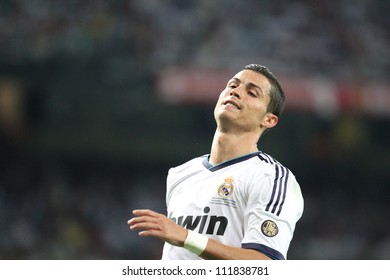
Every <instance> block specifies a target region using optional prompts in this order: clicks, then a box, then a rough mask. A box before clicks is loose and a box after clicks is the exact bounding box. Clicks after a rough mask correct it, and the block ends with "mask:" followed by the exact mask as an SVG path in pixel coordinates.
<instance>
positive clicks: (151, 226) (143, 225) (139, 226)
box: [130, 222, 161, 231]
mask: <svg viewBox="0 0 390 280" xmlns="http://www.w3.org/2000/svg"><path fill="white" fill-rule="evenodd" d="M130 229H131V230H148V231H150V230H157V231H160V230H161V228H160V226H159V225H158V224H156V223H153V222H140V223H136V224H132V225H131V226H130Z"/></svg>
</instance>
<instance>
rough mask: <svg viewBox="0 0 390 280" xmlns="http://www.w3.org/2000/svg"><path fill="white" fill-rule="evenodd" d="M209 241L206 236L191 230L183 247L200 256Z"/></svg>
mask: <svg viewBox="0 0 390 280" xmlns="http://www.w3.org/2000/svg"><path fill="white" fill-rule="evenodd" d="M208 241H209V239H208V238H207V237H206V236H204V235H202V234H199V233H196V232H194V231H192V230H189V231H188V234H187V238H186V240H185V241H184V246H183V247H184V248H186V249H188V250H190V251H191V252H193V253H195V254H197V255H198V256H199V255H200V254H202V253H203V251H204V250H205V249H206V246H207V242H208Z"/></svg>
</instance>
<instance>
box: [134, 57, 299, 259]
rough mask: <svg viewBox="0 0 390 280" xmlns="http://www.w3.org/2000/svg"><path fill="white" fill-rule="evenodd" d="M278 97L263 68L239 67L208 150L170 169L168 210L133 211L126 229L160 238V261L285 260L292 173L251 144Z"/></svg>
mask: <svg viewBox="0 0 390 280" xmlns="http://www.w3.org/2000/svg"><path fill="white" fill-rule="evenodd" d="M284 100H285V96H284V92H283V90H282V88H281V86H280V84H279V82H278V81H277V79H276V78H275V76H274V75H273V74H272V73H271V72H270V71H269V70H268V69H267V68H266V67H264V66H261V65H258V64H250V65H247V66H245V67H244V69H243V70H242V71H240V72H238V73H237V74H236V75H235V76H234V77H233V78H231V79H230V80H229V81H228V83H227V85H226V88H225V89H224V90H223V91H222V92H221V94H220V96H219V99H218V101H217V104H216V106H215V110H214V117H215V120H216V123H217V129H216V131H215V134H214V138H213V142H212V145H211V152H210V154H209V155H204V156H201V157H197V158H195V159H192V160H190V161H188V162H186V163H184V164H182V165H180V166H178V167H175V168H171V169H170V170H169V172H168V177H167V193H166V204H167V213H168V216H165V215H163V214H160V213H156V212H154V211H152V210H149V209H138V210H134V211H133V215H134V217H133V218H132V219H130V220H129V221H128V222H127V223H128V225H129V226H130V229H131V230H140V232H139V236H151V237H155V238H159V239H161V240H163V241H165V244H164V249H163V254H162V259H218V260H228V259H236V260H238V259H287V251H288V248H289V245H290V242H291V239H292V237H293V232H294V229H295V225H296V223H297V221H298V220H299V219H300V217H301V215H302V213H303V197H302V194H301V190H300V187H299V184H298V182H297V180H296V178H295V176H294V175H293V173H292V172H291V171H290V170H289V169H287V168H286V167H284V166H283V165H282V164H280V163H279V162H278V161H276V160H275V159H273V158H272V157H271V156H269V155H267V154H266V153H264V152H262V151H259V150H258V147H257V143H258V141H259V139H260V137H261V136H262V135H263V134H264V132H265V131H266V130H267V129H271V128H273V127H274V126H275V125H276V124H277V123H278V120H279V117H280V115H281V113H282V111H283V108H284Z"/></svg>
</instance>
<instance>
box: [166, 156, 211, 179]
mask: <svg viewBox="0 0 390 280" xmlns="http://www.w3.org/2000/svg"><path fill="white" fill-rule="evenodd" d="M206 157H207V155H202V156H199V157H195V158H193V159H190V160H188V161H186V162H184V163H182V164H180V165H177V166H173V167H171V168H170V169H169V173H170V174H171V173H178V172H179V173H180V172H182V171H184V170H187V169H192V168H194V167H196V166H202V162H203V160H204V158H206Z"/></svg>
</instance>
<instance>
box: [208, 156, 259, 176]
mask: <svg viewBox="0 0 390 280" xmlns="http://www.w3.org/2000/svg"><path fill="white" fill-rule="evenodd" d="M260 154H261V152H260V151H258V152H254V153H250V154H246V155H243V156H239V157H236V158H232V159H229V160H226V161H224V162H221V163H219V164H216V165H212V164H211V163H210V162H209V158H210V154H208V155H205V156H204V158H203V162H202V163H203V166H204V167H206V168H207V169H208V170H210V171H211V172H214V171H217V170H219V169H222V168H225V167H227V166H230V165H233V164H236V163H239V162H242V161H245V160H247V159H250V158H253V157H256V156H258V155H260Z"/></svg>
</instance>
